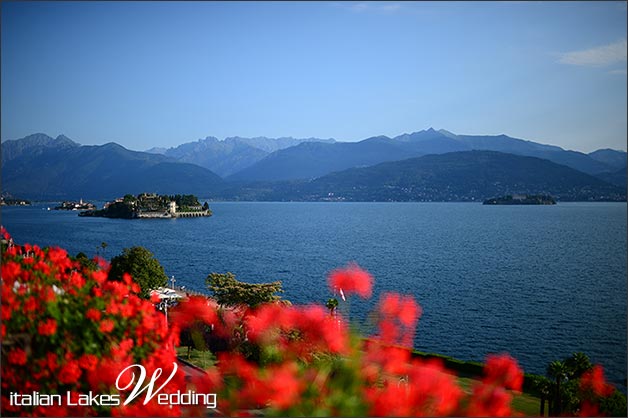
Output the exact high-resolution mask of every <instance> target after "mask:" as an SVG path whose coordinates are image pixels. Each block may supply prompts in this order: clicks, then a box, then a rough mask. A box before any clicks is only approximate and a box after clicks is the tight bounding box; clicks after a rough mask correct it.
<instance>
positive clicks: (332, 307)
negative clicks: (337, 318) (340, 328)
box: [325, 298, 338, 315]
mask: <svg viewBox="0 0 628 418" xmlns="http://www.w3.org/2000/svg"><path fill="white" fill-rule="evenodd" d="M325 307H326V308H327V309H329V314H330V315H333V314H334V313H335V312H336V308H337V307H338V299H336V298H331V299H329V300H328V301H327V303H325Z"/></svg>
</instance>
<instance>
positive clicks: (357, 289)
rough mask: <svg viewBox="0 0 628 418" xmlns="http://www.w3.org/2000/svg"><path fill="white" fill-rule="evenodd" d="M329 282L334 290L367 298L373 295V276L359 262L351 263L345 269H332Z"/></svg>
mask: <svg viewBox="0 0 628 418" xmlns="http://www.w3.org/2000/svg"><path fill="white" fill-rule="evenodd" d="M328 283H329V288H330V289H331V291H332V292H340V291H342V293H343V294H350V293H356V294H358V295H359V296H360V297H362V298H365V299H366V298H369V297H371V292H372V287H373V276H371V275H370V274H369V272H367V271H366V270H363V269H362V268H360V266H358V265H357V264H349V265H348V266H347V267H345V268H343V269H336V270H334V271H332V272H331V274H330V275H329V278H328Z"/></svg>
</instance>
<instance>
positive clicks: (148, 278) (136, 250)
mask: <svg viewBox="0 0 628 418" xmlns="http://www.w3.org/2000/svg"><path fill="white" fill-rule="evenodd" d="M124 273H129V274H130V275H131V276H132V277H133V279H134V280H135V282H136V283H137V284H138V285H139V286H140V289H141V291H140V297H143V298H145V299H148V298H149V297H150V291H151V290H152V289H156V288H158V287H161V286H165V285H166V284H167V283H168V276H166V273H164V268H163V267H162V266H161V264H159V261H158V260H157V259H156V258H155V257H154V256H153V253H151V252H150V251H148V250H147V249H146V248H144V247H132V248H125V249H124V250H123V251H122V254H120V255H118V256H115V257H114V258H112V259H111V269H110V270H109V280H122V275H123V274H124Z"/></svg>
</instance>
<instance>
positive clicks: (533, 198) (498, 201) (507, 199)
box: [483, 194, 556, 205]
mask: <svg viewBox="0 0 628 418" xmlns="http://www.w3.org/2000/svg"><path fill="white" fill-rule="evenodd" d="M483 204H484V205H555V204H556V200H555V199H554V198H553V197H552V196H549V195H543V194H535V195H529V194H513V195H507V196H501V197H494V198H491V199H487V200H485V201H484V203H483Z"/></svg>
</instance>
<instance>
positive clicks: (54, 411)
mask: <svg viewBox="0 0 628 418" xmlns="http://www.w3.org/2000/svg"><path fill="white" fill-rule="evenodd" d="M81 258H82V257H77V259H78V260H72V259H71V258H69V257H68V255H67V253H66V251H65V250H63V249H60V248H46V249H41V248H39V247H37V246H31V245H28V244H26V245H24V246H17V245H13V246H11V247H9V248H8V249H7V250H6V251H5V252H3V254H2V286H1V290H2V325H1V335H2V383H1V385H2V386H1V388H2V415H3V416H12V415H26V416H29V415H30V416H32V415H44V416H51V415H52V416H89V415H95V416H104V415H112V414H113V415H132V416H133V415H148V416H156V415H160V416H162V415H170V414H171V415H179V414H180V413H181V410H180V409H179V407H178V406H174V407H173V408H172V409H165V408H163V407H160V406H159V405H156V404H155V403H154V402H153V403H151V404H149V405H146V406H145V405H142V402H141V401H140V400H139V399H136V400H135V401H134V402H133V403H131V404H129V405H127V406H122V405H120V406H106V405H102V404H101V405H95V404H92V405H91V406H80V405H76V403H77V399H76V396H79V394H87V393H89V392H90V391H93V393H96V394H110V393H116V392H115V380H116V378H117V377H118V374H119V373H120V372H121V371H122V369H124V368H125V367H127V366H129V365H131V364H134V363H138V364H142V365H144V366H145V367H146V369H147V372H148V374H149V375H150V374H152V373H153V371H154V370H156V369H157V368H159V367H161V368H166V369H168V370H170V369H172V367H173V366H172V364H173V361H174V360H175V357H174V352H173V349H172V348H173V346H174V345H175V344H176V343H177V334H176V333H174V332H171V331H172V330H171V331H169V330H168V328H167V326H166V323H165V321H164V316H163V315H162V314H160V313H159V312H157V311H156V310H155V308H154V307H153V305H152V304H151V303H150V302H149V301H146V300H143V299H141V298H139V297H138V295H137V294H138V292H139V290H140V288H139V286H138V285H137V284H135V283H133V281H132V279H131V277H130V276H129V275H128V274H125V275H124V276H123V277H122V280H121V281H109V280H107V270H106V266H105V265H102V264H101V265H100V266H95V267H94V266H92V265H91V264H90V263H86V262H84V261H80V259H81ZM184 388H185V382H184V379H183V375H182V374H179V375H178V376H175V378H174V379H173V381H171V382H170V384H169V385H168V386H167V387H166V388H165V389H164V390H165V391H166V392H168V393H173V392H175V391H177V390H183V389H184ZM34 391H38V392H40V393H43V394H62V397H61V400H62V404H61V405H52V406H18V405H12V403H11V402H10V400H9V394H10V393H11V392H15V393H26V394H30V393H32V392H34ZM67 391H70V393H71V394H72V396H73V398H71V399H72V400H73V403H74V404H73V405H70V404H69V402H68V399H67V398H66V396H65V395H66V393H67Z"/></svg>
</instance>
